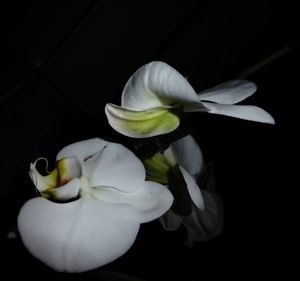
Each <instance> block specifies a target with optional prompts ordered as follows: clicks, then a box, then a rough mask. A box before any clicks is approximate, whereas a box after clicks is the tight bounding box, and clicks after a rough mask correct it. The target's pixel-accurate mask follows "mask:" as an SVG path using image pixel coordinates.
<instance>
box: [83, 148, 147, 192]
mask: <svg viewBox="0 0 300 281" xmlns="http://www.w3.org/2000/svg"><path fill="white" fill-rule="evenodd" d="M82 169H83V173H84V174H85V176H86V177H87V178H89V184H90V185H91V186H92V187H99V186H111V187H114V188H115V189H118V190H121V191H124V192H131V191H134V190H136V189H138V188H139V187H140V185H141V184H143V182H144V180H145V177H146V173H145V168H144V165H143V163H142V162H141V161H140V160H139V159H138V158H137V157H136V156H135V155H134V154H133V153H132V152H131V151H130V150H129V149H127V148H126V147H124V146H122V145H120V144H117V143H108V144H107V146H105V148H104V149H103V150H101V151H99V152H98V153H97V154H95V155H94V156H93V157H91V158H89V159H88V160H87V161H85V163H83V165H82Z"/></svg>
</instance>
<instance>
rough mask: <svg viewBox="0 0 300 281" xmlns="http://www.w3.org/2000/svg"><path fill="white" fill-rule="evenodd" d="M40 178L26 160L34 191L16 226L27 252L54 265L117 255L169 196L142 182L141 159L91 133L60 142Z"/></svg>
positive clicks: (83, 264)
mask: <svg viewBox="0 0 300 281" xmlns="http://www.w3.org/2000/svg"><path fill="white" fill-rule="evenodd" d="M56 159H57V166H56V168H55V169H54V170H53V171H52V172H51V173H50V174H49V175H47V176H43V175H41V174H40V173H39V172H38V171H37V168H36V164H37V161H36V162H35V163H33V164H31V167H30V176H31V178H32V180H33V182H34V184H35V186H36V189H37V191H38V192H39V193H40V195H41V197H37V198H33V199H31V200H29V201H27V202H26V203H25V204H24V206H23V207H22V208H21V210H20V213H19V216H18V229H19V232H20V235H21V238H22V240H23V243H24V245H25V246H26V248H27V249H28V250H29V252H30V253H31V254H32V255H33V256H35V257H36V258H38V259H39V260H41V261H42V262H44V263H45V264H47V265H48V266H50V267H51V268H53V269H55V270H57V271H66V272H83V271H87V270H91V269H94V268H97V267H100V266H102V265H104V264H107V263H109V262H111V261H113V260H115V259H117V258H118V257H120V256H121V255H123V254H124V253H125V252H126V251H127V250H128V249H129V248H130V247H131V245H132V244H133V242H134V241H135V239H136V236H137V233H138V230H139V226H140V224H141V223H144V222H149V221H151V220H154V219H156V218H158V217H160V216H161V215H162V214H164V213H165V212H166V211H167V210H168V209H169V208H170V206H171V204H172V201H173V196H172V194H171V193H170V192H169V190H168V189H167V188H166V187H164V186H163V185H160V184H158V183H154V182H151V181H145V169H144V166H143V164H142V162H141V161H140V160H139V159H138V158H137V157H136V156H135V155H134V154H133V153H132V152H131V151H129V150H128V149H127V148H125V147H124V146H122V145H120V144H116V143H111V142H107V141H105V140H102V139H98V138H94V139H90V140H85V141H81V142H77V143H74V144H71V145H69V146H66V147H65V148H63V149H62V150H61V151H60V152H59V153H58V155H57V157H56Z"/></svg>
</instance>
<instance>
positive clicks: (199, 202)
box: [144, 135, 222, 246]
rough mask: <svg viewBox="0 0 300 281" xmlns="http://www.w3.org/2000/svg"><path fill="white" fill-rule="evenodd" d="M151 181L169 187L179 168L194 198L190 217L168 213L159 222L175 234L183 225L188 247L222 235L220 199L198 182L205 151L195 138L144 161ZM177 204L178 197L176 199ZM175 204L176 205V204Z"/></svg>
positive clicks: (170, 211)
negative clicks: (171, 171)
mask: <svg viewBox="0 0 300 281" xmlns="http://www.w3.org/2000/svg"><path fill="white" fill-rule="evenodd" d="M144 165H145V167H146V171H147V175H148V178H149V179H151V180H154V181H156V182H160V183H162V184H164V185H166V186H170V184H171V177H172V174H170V170H171V168H172V167H174V166H175V165H179V169H180V171H181V173H182V176H183V178H184V181H185V183H186V186H187V190H188V193H189V195H190V198H191V201H192V203H191V211H190V213H189V214H188V215H186V216H183V215H178V214H176V212H174V211H172V208H171V209H170V210H168V212H167V213H165V214H164V215H163V216H162V217H161V218H160V222H161V223H162V225H163V226H164V228H165V229H166V230H169V231H173V230H176V229H178V228H179V227H180V225H181V224H183V225H184V226H185V227H186V228H187V230H188V235H187V244H188V246H192V244H193V243H194V242H195V241H201V240H207V239H210V238H212V237H214V236H216V235H217V234H219V233H220V231H221V228H222V210H221V209H222V206H221V205H220V204H221V202H220V201H219V198H218V197H217V196H216V195H215V194H213V193H209V192H207V191H205V190H203V191H201V190H200V188H199V186H198V185H197V183H196V180H197V178H198V176H199V175H200V173H201V172H202V171H203V169H204V161H203V155H202V152H201V150H200V148H199V146H198V145H197V143H196V141H195V140H194V139H193V137H192V136H190V135H188V136H186V137H184V138H182V139H179V140H177V141H176V142H174V143H172V144H171V146H170V147H169V148H168V149H167V150H165V151H164V152H163V153H158V154H155V155H154V156H153V157H152V158H151V159H147V160H146V161H145V162H144ZM175 201H176V197H175ZM175 201H174V203H175Z"/></svg>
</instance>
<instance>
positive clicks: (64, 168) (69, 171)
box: [57, 157, 81, 184]
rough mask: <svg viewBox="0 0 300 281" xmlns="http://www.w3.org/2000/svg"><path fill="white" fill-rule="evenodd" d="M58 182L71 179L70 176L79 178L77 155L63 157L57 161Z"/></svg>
mask: <svg viewBox="0 0 300 281" xmlns="http://www.w3.org/2000/svg"><path fill="white" fill-rule="evenodd" d="M57 169H58V173H59V181H60V184H62V183H64V182H66V181H69V180H71V179H72V178H80V176H81V167H80V163H79V160H78V159H77V157H68V158H63V159H61V160H59V161H58V162H57Z"/></svg>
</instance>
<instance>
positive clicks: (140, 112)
mask: <svg viewBox="0 0 300 281" xmlns="http://www.w3.org/2000/svg"><path fill="white" fill-rule="evenodd" d="M255 91H256V86H255V84H254V83H253V82H249V81H244V80H232V81H228V82H225V83H223V84H221V85H218V86H216V87H214V88H211V89H208V90H205V91H203V92H200V93H199V94H197V93H196V92H195V90H194V89H193V87H192V86H191V85H190V83H189V82H188V81H187V80H186V79H185V78H184V77H183V76H182V75H181V74H180V73H179V72H177V71H176V70H175V69H174V68H172V67H171V66H169V65H168V64H166V63H164V62H159V61H154V62H151V63H149V64H146V65H144V66H142V67H141V68H139V69H138V70H137V71H136V72H135V73H134V74H133V75H132V76H131V78H130V79H129V80H128V82H127V84H126V85H125V88H124V90H123V92H122V98H121V106H117V105H114V104H111V103H109V104H107V105H106V106H105V113H106V116H107V119H108V122H109V124H110V125H111V127H112V128H113V129H115V130H116V131H117V132H119V133H121V134H123V135H125V136H128V137H133V138H144V137H152V136H157V135H161V134H166V133H169V132H172V131H174V130H175V129H176V128H177V127H178V126H179V124H180V117H181V115H182V113H183V112H195V111H199V112H208V113H212V114H221V115H226V116H231V117H236V118H241V119H246V120H251V121H257V122H264V123H270V124H274V119H273V118H272V116H271V115H270V114H269V113H267V112H266V111H264V110H263V109H261V108H259V107H257V106H252V105H235V104H236V103H238V102H240V101H242V100H244V99H246V98H247V97H249V96H251V95H252V94H254V92H255Z"/></svg>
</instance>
